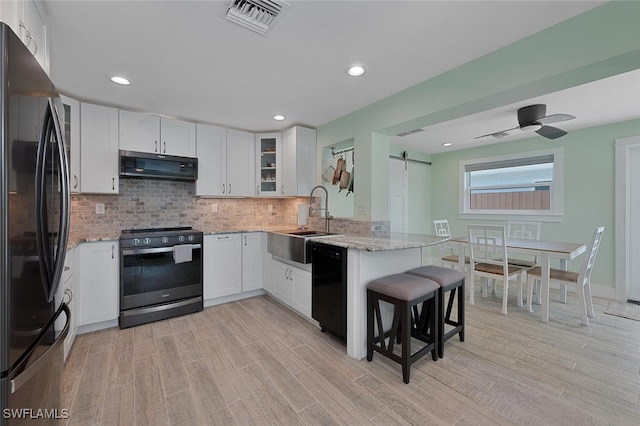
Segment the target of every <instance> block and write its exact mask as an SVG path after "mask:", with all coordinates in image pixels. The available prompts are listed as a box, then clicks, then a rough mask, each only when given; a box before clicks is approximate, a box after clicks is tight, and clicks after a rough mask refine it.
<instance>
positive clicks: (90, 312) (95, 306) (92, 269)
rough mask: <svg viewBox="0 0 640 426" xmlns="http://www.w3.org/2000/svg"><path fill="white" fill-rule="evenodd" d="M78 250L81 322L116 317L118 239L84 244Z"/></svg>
mask: <svg viewBox="0 0 640 426" xmlns="http://www.w3.org/2000/svg"><path fill="white" fill-rule="evenodd" d="M76 250H77V253H76V265H77V268H76V269H77V272H78V273H77V286H76V287H77V288H78V291H79V293H80V294H79V296H80V297H79V298H78V302H79V303H78V304H77V305H76V306H78V308H79V309H78V320H79V324H78V325H80V326H84V325H89V324H95V323H99V322H104V321H112V320H117V319H118V306H119V303H118V295H119V281H120V280H119V274H118V264H119V254H118V242H117V241H100V242H91V243H82V244H80V245H79V246H78V247H77V248H76ZM74 275H76V274H74Z"/></svg>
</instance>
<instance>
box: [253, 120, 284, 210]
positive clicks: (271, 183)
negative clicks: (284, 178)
mask: <svg viewBox="0 0 640 426" xmlns="http://www.w3.org/2000/svg"><path fill="white" fill-rule="evenodd" d="M280 151H281V140H280V133H263V134H258V135H256V164H257V170H258V175H257V176H256V182H257V186H256V189H257V195H258V196H264V197H273V196H274V195H283V193H282V191H283V189H284V188H282V184H281V183H280V182H281V176H280V175H281V170H280V158H281V157H280V156H281V152H280Z"/></svg>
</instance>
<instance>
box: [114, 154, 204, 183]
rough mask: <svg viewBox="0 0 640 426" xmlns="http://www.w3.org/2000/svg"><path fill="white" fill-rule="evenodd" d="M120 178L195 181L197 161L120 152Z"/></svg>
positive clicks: (170, 156)
mask: <svg viewBox="0 0 640 426" xmlns="http://www.w3.org/2000/svg"><path fill="white" fill-rule="evenodd" d="M120 176H121V177H125V178H127V177H130V178H147V179H167V180H180V181H195V180H196V179H198V159H197V158H191V157H176V156H173V155H165V154H151V153H148V152H135V151H125V150H120Z"/></svg>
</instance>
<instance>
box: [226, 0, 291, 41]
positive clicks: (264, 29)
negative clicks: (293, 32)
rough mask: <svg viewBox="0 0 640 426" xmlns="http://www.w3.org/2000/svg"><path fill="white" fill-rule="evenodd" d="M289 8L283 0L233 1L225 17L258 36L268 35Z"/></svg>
mask: <svg viewBox="0 0 640 426" xmlns="http://www.w3.org/2000/svg"><path fill="white" fill-rule="evenodd" d="M288 7H289V4H288V3H287V2H285V1H282V0H232V1H231V3H229V7H228V8H227V12H226V14H225V17H226V19H227V20H228V21H231V22H233V23H234V24H238V25H241V26H243V27H245V28H248V29H250V30H251V31H253V32H256V33H258V34H262V35H266V34H267V33H268V32H269V31H270V30H271V29H272V28H273V26H274V25H275V23H276V21H277V20H278V17H279V16H281V15H282V14H283V13H284V11H285V10H286V9H287V8H288Z"/></svg>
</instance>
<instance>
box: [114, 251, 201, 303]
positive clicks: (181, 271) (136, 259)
mask: <svg viewBox="0 0 640 426" xmlns="http://www.w3.org/2000/svg"><path fill="white" fill-rule="evenodd" d="M191 249H192V251H191V254H192V256H191V258H192V259H191V261H187V262H181V263H176V261H175V260H174V248H173V247H158V248H133V249H129V248H121V249H120V265H121V267H120V310H127V309H132V308H139V307H143V306H149V305H157V304H163V303H168V302H172V301H176V300H181V299H187V298H190V297H196V296H202V245H201V244H192V245H191Z"/></svg>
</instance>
